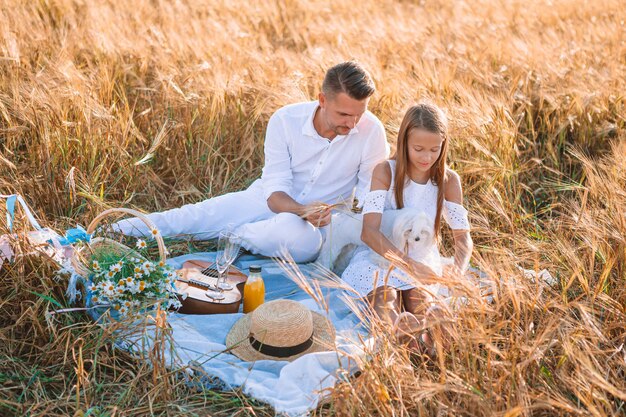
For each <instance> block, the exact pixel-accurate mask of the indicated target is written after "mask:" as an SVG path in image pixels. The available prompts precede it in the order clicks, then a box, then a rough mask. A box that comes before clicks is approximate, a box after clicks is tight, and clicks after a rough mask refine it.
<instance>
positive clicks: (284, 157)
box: [261, 113, 297, 213]
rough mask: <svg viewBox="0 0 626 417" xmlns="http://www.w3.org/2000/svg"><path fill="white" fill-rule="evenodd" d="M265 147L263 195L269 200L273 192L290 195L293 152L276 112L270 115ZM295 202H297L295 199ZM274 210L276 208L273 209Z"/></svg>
mask: <svg viewBox="0 0 626 417" xmlns="http://www.w3.org/2000/svg"><path fill="white" fill-rule="evenodd" d="M263 149H264V152H265V164H264V165H263V173H262V174H261V179H262V181H263V196H264V197H265V198H266V199H268V200H269V198H270V196H271V195H272V194H274V193H276V192H282V193H283V194H285V195H286V196H287V197H288V196H289V192H290V191H291V187H292V183H293V174H292V172H291V153H290V151H289V142H288V138H287V133H286V132H285V128H284V126H283V124H282V121H281V120H280V116H279V115H277V114H276V113H274V115H272V117H270V120H269V122H268V123H267V130H266V133H265V144H264V146H263ZM292 201H293V200H292ZM293 202H294V203H295V201H293ZM268 204H269V201H268ZM296 204H297V203H296ZM270 209H272V207H270ZM272 211H275V210H274V209H272ZM277 213H278V212H277Z"/></svg>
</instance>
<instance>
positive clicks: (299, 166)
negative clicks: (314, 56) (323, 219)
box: [253, 101, 389, 205]
mask: <svg viewBox="0 0 626 417" xmlns="http://www.w3.org/2000/svg"><path fill="white" fill-rule="evenodd" d="M318 106H319V103H318V101H312V102H307V103H297V104H292V105H288V106H285V107H283V108H281V109H279V110H278V111H276V112H275V113H274V114H273V115H272V117H271V118H270V120H269V123H268V126H267V131H266V136H265V166H264V167H263V174H262V176H261V180H260V181H258V182H257V184H254V186H253V187H254V188H256V187H255V186H258V185H259V184H258V183H259V182H260V183H261V184H262V189H263V196H264V197H265V199H267V198H269V196H270V195H271V194H272V193H274V192H277V191H283V192H285V193H286V194H288V195H289V196H290V197H291V198H293V199H294V200H295V201H297V202H298V203H300V204H308V203H312V202H319V201H321V202H325V203H329V204H332V203H343V202H348V200H349V198H350V197H351V196H352V193H353V190H354V189H355V187H356V193H355V196H356V198H357V199H358V200H359V205H362V203H363V199H364V196H365V194H366V193H367V192H368V191H369V187H370V181H371V177H372V171H373V170H374V167H375V166H376V164H378V163H379V162H381V161H383V160H384V159H386V158H388V157H389V144H388V143H387V140H386V136H385V129H384V127H383V124H382V123H381V122H380V120H378V118H376V116H374V115H373V114H372V113H371V112H370V111H366V112H365V113H364V114H363V116H362V117H361V119H360V120H359V122H358V123H357V125H356V126H355V127H354V128H353V129H352V130H350V132H349V133H348V134H347V135H342V136H337V137H335V138H334V139H333V140H331V141H329V140H328V139H326V138H323V137H321V136H320V135H319V134H318V133H317V131H316V130H315V127H314V126H313V117H314V115H315V112H316V110H317V108H318Z"/></svg>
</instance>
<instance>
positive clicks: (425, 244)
mask: <svg viewBox="0 0 626 417" xmlns="http://www.w3.org/2000/svg"><path fill="white" fill-rule="evenodd" d="M362 227H363V216H362V215H361V214H355V213H336V214H333V216H332V220H331V225H330V227H329V228H328V229H327V236H326V239H325V240H324V244H323V245H322V249H321V251H320V255H319V257H318V259H317V262H318V263H320V264H322V265H323V266H325V267H327V268H329V269H331V270H332V271H334V272H335V273H337V274H341V272H343V270H344V269H345V268H346V266H347V264H348V262H349V261H350V258H351V257H352V254H353V253H354V251H355V249H356V248H357V247H358V246H359V245H363V242H362V241H361V229H362ZM380 230H381V232H382V233H383V234H384V235H385V236H387V238H388V239H389V240H390V241H391V243H393V245H394V246H396V247H397V248H398V249H400V250H401V251H403V252H405V251H407V253H408V255H409V256H410V257H411V258H412V259H414V260H416V261H419V262H422V263H425V264H426V265H428V266H430V267H431V268H432V269H433V270H434V271H435V272H436V273H438V274H440V275H441V259H440V256H439V251H438V249H437V245H436V244H435V242H434V236H433V230H434V225H433V221H432V220H431V218H430V217H429V216H428V215H426V214H425V213H424V212H421V211H419V210H416V209H413V208H404V209H400V210H386V211H385V212H384V213H383V216H382V221H381V225H380ZM371 256H372V261H373V262H374V263H376V264H378V265H379V266H381V267H383V268H385V267H388V266H389V262H388V261H387V260H386V259H385V258H383V257H382V256H380V255H378V254H377V253H375V252H373V251H372V254H371Z"/></svg>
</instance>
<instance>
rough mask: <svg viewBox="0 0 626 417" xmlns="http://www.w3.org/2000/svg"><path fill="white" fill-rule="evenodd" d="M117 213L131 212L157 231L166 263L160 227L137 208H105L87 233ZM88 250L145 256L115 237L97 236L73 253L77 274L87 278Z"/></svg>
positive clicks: (73, 263)
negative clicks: (86, 257) (87, 244)
mask: <svg viewBox="0 0 626 417" xmlns="http://www.w3.org/2000/svg"><path fill="white" fill-rule="evenodd" d="M115 214H117V215H118V216H119V215H123V214H130V215H132V216H135V217H137V218H138V219H140V220H141V221H142V222H143V223H144V224H145V225H146V226H148V229H150V230H152V231H156V233H153V236H154V238H155V240H156V242H157V246H158V248H159V257H160V261H161V262H163V263H165V259H166V253H167V251H166V249H165V242H164V241H163V237H162V236H161V234H160V233H159V232H158V229H157V228H156V226H155V225H154V223H152V221H150V219H148V218H147V217H146V216H145V215H143V214H141V213H140V212H138V211H137V210H133V209H127V208H112V209H109V210H105V211H103V212H102V213H100V214H99V215H98V216H97V217H96V218H95V219H93V220H92V222H91V223H90V224H89V226H88V227H87V234H92V233H93V232H95V231H96V229H97V227H98V225H99V224H100V222H101V221H102V220H103V219H104V218H106V217H109V216H112V215H115ZM86 250H91V251H92V252H96V251H100V250H107V251H110V252H113V253H129V252H130V253H134V256H137V257H138V258H143V256H142V255H140V254H139V253H137V252H136V251H134V250H133V249H131V248H129V247H128V246H126V245H124V244H122V243H120V242H117V241H115V240H113V239H110V238H106V237H96V238H94V239H92V240H91V241H90V243H89V246H86V247H83V248H81V249H78V250H75V251H74V253H73V254H72V258H71V262H72V266H73V267H74V270H75V271H76V273H77V274H79V275H80V276H82V277H83V278H85V279H88V278H89V274H90V269H89V267H87V266H86V264H85V261H86V259H85V254H84V252H85V251H86Z"/></svg>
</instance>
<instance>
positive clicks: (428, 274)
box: [406, 258, 441, 285]
mask: <svg viewBox="0 0 626 417" xmlns="http://www.w3.org/2000/svg"><path fill="white" fill-rule="evenodd" d="M406 261H407V264H408V265H409V271H412V272H415V274H416V278H417V279H419V280H420V281H421V282H422V283H423V284H426V285H427V284H433V283H437V282H439V281H441V277H440V276H439V275H437V274H436V273H435V271H433V270H432V268H431V267H429V266H428V265H425V264H423V263H421V262H417V261H414V260H413V259H411V258H407V259H406Z"/></svg>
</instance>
